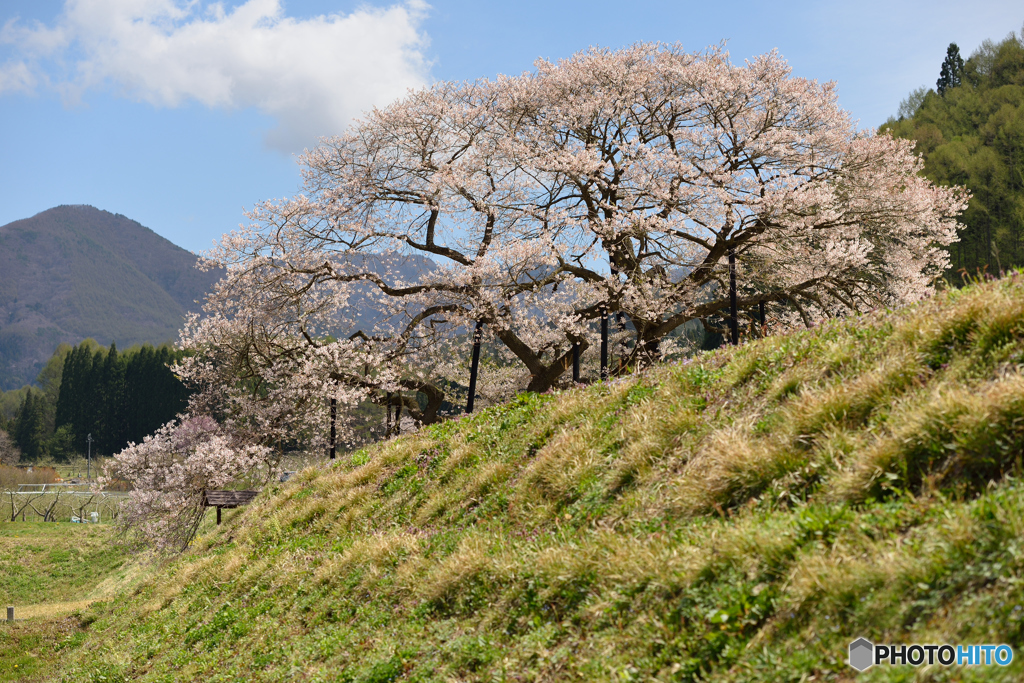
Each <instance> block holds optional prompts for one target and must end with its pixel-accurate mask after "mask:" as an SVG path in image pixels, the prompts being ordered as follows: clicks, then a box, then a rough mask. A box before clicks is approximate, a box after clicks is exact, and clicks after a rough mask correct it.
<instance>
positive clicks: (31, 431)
mask: <svg viewBox="0 0 1024 683" xmlns="http://www.w3.org/2000/svg"><path fill="white" fill-rule="evenodd" d="M43 422H44V417H43V405H42V401H41V397H37V396H36V393H35V392H33V391H32V390H31V389H29V390H28V391H27V392H26V393H25V400H24V401H23V402H22V404H21V409H20V410H19V411H18V417H17V418H16V420H15V424H14V433H13V434H11V436H12V437H13V438H14V443H15V444H16V445H17V446H18V448H20V449H21V453H22V457H23V458H25V459H26V460H29V461H31V460H36V459H38V458H39V457H40V456H41V455H42V453H43Z"/></svg>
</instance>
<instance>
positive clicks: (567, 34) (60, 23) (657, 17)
mask: <svg viewBox="0 0 1024 683" xmlns="http://www.w3.org/2000/svg"><path fill="white" fill-rule="evenodd" d="M1022 22H1024V7H1022V6H1021V4H1020V2H1019V0H1015V1H1013V2H1007V1H1002V0H975V1H974V2H973V3H971V5H970V8H969V9H968V6H967V3H964V2H962V0H961V1H959V2H945V1H931V2H899V1H898V0H891V1H889V2H880V1H875V0H867V1H864V2H853V3H850V2H845V3H835V2H820V1H819V2H784V1H779V0H777V1H776V2H774V3H765V2H763V1H762V2H701V3H697V2H688V1H684V0H678V1H676V2H632V3H624V2H606V1H604V0H593V1H591V2H558V1H557V0H547V1H534V0H517V1H516V2H507V1H505V2H486V1H482V0H478V1H476V2H470V1H468V0H434V1H433V2H430V3H429V4H426V3H423V2H422V1H421V0H414V1H413V2H407V3H404V4H402V3H399V4H388V3H384V2H381V3H366V2H349V1H347V0H248V1H247V2H239V1H235V2H231V1H225V2H220V3H212V2H207V1H205V0H191V1H190V0H3V2H0V160H2V163H0V225H2V224H5V223H7V222H9V221H12V220H17V219H19V218H26V217H28V216H31V215H33V214H35V213H38V212H39V211H43V210H45V209H47V208H50V207H52V206H56V205H58V204H92V205H93V206H96V207H99V208H101V209H106V210H108V211H111V212H115V213H121V214H124V215H126V216H128V217H130V218H133V219H135V220H138V221H139V222H141V223H142V224H143V225H146V226H148V227H150V228H152V229H153V230H155V231H156V232H158V233H159V234H161V235H163V236H165V237H167V238H168V239H170V240H171V241H173V242H175V243H176V244H179V245H181V246H183V247H185V248H187V249H190V250H193V251H200V250H204V249H207V248H209V247H210V245H211V243H212V242H213V240H215V239H217V238H218V237H219V236H220V235H221V234H222V233H224V232H225V231H227V230H231V229H233V228H234V227H235V226H237V225H238V224H239V223H240V222H243V221H245V217H244V215H243V210H244V209H246V208H249V207H252V206H253V205H254V204H255V203H257V202H259V201H261V200H264V199H272V198H277V197H285V196H288V195H291V194H293V193H294V192H296V191H297V190H298V188H299V184H300V177H299V167H298V165H297V164H296V155H297V154H298V153H299V152H301V151H302V148H303V147H304V146H310V145H313V144H315V142H316V139H317V137H318V136H320V135H327V134H332V133H339V132H342V130H343V129H344V127H345V126H346V125H347V124H348V122H349V121H350V120H351V118H352V117H353V116H356V115H358V113H359V112H360V111H365V110H366V109H367V108H369V107H371V106H374V105H384V104H387V102H388V101H390V100H392V99H393V98H395V97H398V96H400V95H401V94H402V93H403V92H405V90H406V89H407V88H409V87H418V86H421V85H424V84H429V83H430V82H433V81H437V80H467V79H476V78H480V77H489V78H491V77H494V76H495V75H497V74H499V73H506V74H516V73H520V72H522V71H525V70H528V69H530V68H531V66H532V63H533V61H534V60H535V59H537V58H538V57H544V58H547V59H551V60H557V59H560V58H563V57H568V56H569V55H571V54H572V53H573V52H576V51H578V50H581V49H584V48H586V47H587V46H589V45H601V46H606V47H612V48H617V47H621V46H625V45H629V44H631V43H634V42H638V41H663V42H680V43H682V44H683V46H684V47H685V48H686V49H689V50H698V49H701V48H704V47H706V46H708V45H711V44H715V43H719V42H721V41H723V40H726V41H728V43H727V45H728V49H729V51H730V54H731V56H732V59H733V60H734V61H736V62H741V61H742V60H743V59H745V58H748V57H751V56H753V55H757V54H761V53H763V52H767V51H769V50H771V49H773V48H776V49H778V50H779V52H780V53H781V54H782V55H783V56H784V57H786V58H787V59H788V61H789V63H790V65H791V66H792V68H793V71H794V74H796V75H798V76H804V77H808V78H815V79H818V80H822V81H826V80H834V81H836V82H837V83H838V85H839V97H840V101H841V103H842V105H843V106H844V107H845V108H846V109H848V110H849V111H850V112H852V114H853V116H854V118H857V119H859V120H860V124H861V126H862V127H874V126H877V125H879V124H880V123H882V122H884V121H885V119H886V118H887V117H888V116H890V115H892V114H894V113H895V111H896V108H897V107H898V106H899V103H900V101H901V100H902V99H903V98H904V97H906V95H907V93H908V92H910V91H911V90H912V89H914V88H917V87H919V86H921V85H928V86H934V84H935V79H936V78H937V77H938V72H939V66H940V64H941V62H942V59H943V57H944V56H945V51H946V46H947V45H948V44H949V43H950V42H956V43H957V44H958V45H959V46H960V49H961V53H962V54H963V55H964V56H965V57H966V56H967V55H969V54H970V53H971V52H972V51H973V50H974V49H975V48H977V47H978V46H979V45H980V43H981V42H982V41H983V40H984V39H986V38H988V39H993V40H999V39H1001V38H1003V37H1004V36H1006V35H1007V34H1008V33H1009V32H1010V31H1018V32H1019V31H1020V30H1021V26H1022Z"/></svg>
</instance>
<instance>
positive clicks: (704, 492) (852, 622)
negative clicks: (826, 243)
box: [55, 275, 1024, 683]
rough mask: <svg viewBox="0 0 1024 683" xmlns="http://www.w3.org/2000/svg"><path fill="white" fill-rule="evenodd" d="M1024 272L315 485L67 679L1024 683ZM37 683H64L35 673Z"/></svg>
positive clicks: (140, 603)
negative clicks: (894, 657)
mask: <svg viewBox="0 0 1024 683" xmlns="http://www.w3.org/2000/svg"><path fill="white" fill-rule="evenodd" d="M1021 363H1024V276H1020V275H1015V276H1013V277H1008V278H1006V279H1004V280H1002V281H999V282H996V283H989V284H985V285H981V286H976V287H970V288H967V289H965V290H962V291H956V292H950V293H947V294H943V295H940V296H937V297H935V298H934V299H931V300H929V301H926V302H922V303H921V304H919V305H917V306H915V307H912V308H910V309H907V310H905V311H900V312H877V313H875V314H872V315H867V316H864V317H857V318H850V319H846V320H843V321H837V322H833V323H830V324H827V325H824V326H822V327H819V328H817V329H814V330H810V331H806V332H801V333H798V334H793V335H789V336H784V337H774V338H769V339H765V340H761V341H756V342H753V343H749V344H746V345H744V346H741V347H739V348H736V349H733V348H728V349H722V350H719V351H716V352H714V353H710V354H706V355H703V356H700V357H698V358H696V359H693V360H691V361H689V362H686V363H682V364H678V365H669V366H665V367H661V368H657V369H655V370H652V371H650V372H647V373H645V374H644V375H642V376H637V377H632V378H628V379H623V380H618V381H613V382H609V383H605V384H601V385H597V386H593V387H590V388H587V389H580V390H572V391H568V392H564V393H554V394H550V395H543V396H540V395H526V396H522V397H521V398H520V399H518V400H517V401H515V402H514V403H512V404H509V405H506V406H502V407H498V408H494V409H489V410H487V411H484V412H482V413H480V414H477V415H474V416H473V417H472V418H469V419H463V420H459V421H453V422H449V423H446V424H443V425H439V426H436V427H433V428H430V429H425V430H423V431H422V432H420V433H419V434H415V435H411V436H407V437H403V438H401V439H396V440H393V441H390V442H387V443H384V444H381V445H378V446H376V447H374V448H372V449H369V450H366V451H363V452H359V453H357V454H356V455H355V456H353V458H352V459H351V461H350V462H344V463H341V464H339V465H337V466H336V467H333V468H331V467H326V466H325V467H323V468H319V469H309V470H306V471H304V472H302V473H301V475H300V476H299V477H298V478H297V479H296V480H293V481H292V482H289V483H288V484H286V485H282V486H280V487H275V488H274V489H273V490H270V491H267V492H266V493H265V494H264V495H263V496H261V497H260V498H259V499H258V500H257V502H256V503H254V504H253V505H252V506H250V507H249V508H248V509H246V510H244V511H240V512H239V513H237V514H235V515H233V516H232V517H231V518H229V519H228V520H227V521H226V523H225V524H224V526H222V527H220V529H219V530H214V529H212V528H211V529H208V530H207V531H205V532H204V535H203V536H202V538H201V539H200V540H199V542H198V543H197V544H196V546H195V547H194V548H192V549H191V550H190V551H189V552H187V553H186V554H185V555H183V556H182V557H180V558H177V559H175V560H173V561H171V562H169V563H168V564H167V565H166V566H164V567H163V568H162V569H160V570H159V571H158V572H157V573H156V574H154V576H153V577H152V578H151V579H150V580H148V581H145V582H143V583H141V584H140V585H139V587H138V588H137V589H136V590H134V592H133V593H132V594H131V595H130V596H125V597H124V598H123V599H118V600H116V601H110V602H109V603H107V604H103V605H99V606H94V607H93V611H92V612H90V613H89V614H87V615H86V617H84V621H85V622H89V621H92V620H93V619H95V621H93V622H92V623H91V625H89V626H88V627H87V632H86V634H87V635H86V636H84V637H83V639H81V641H80V642H79V641H76V642H75V643H74V646H73V647H69V648H67V649H66V650H65V651H64V652H63V654H62V658H61V666H60V672H61V674H60V675H61V676H63V677H64V678H65V679H66V680H122V679H141V680H150V681H172V680H210V681H229V680H231V681H234V680H265V681H277V680H308V681H317V680H321V681H326V680H341V681H360V682H371V681H372V682H378V683H379V682H383V681H399V680H400V681H431V680H451V681H455V680H459V681H501V680H507V681H520V680H545V681H550V680H587V681H591V680H608V681H643V680H675V681H694V680H714V681H797V680H851V679H853V678H854V674H855V671H854V670H853V669H851V668H849V667H848V666H847V665H846V663H845V658H846V651H847V646H848V644H849V643H850V641H852V640H853V639H855V638H857V637H860V636H865V637H867V638H869V639H871V640H873V641H875V642H881V643H885V642H893V643H899V642H905V643H912V642H920V643H943V642H951V643H1008V644H1010V645H1012V646H1013V647H1014V648H1015V652H1017V656H1016V658H1015V661H1014V662H1013V664H1012V666H1010V667H1009V668H1005V669H1004V668H998V667H991V668H984V667H978V668H963V669H958V668H953V669H948V670H947V669H942V668H941V667H937V666H936V667H933V668H931V669H928V670H924V669H913V668H911V667H893V668H880V667H875V668H873V669H870V670H869V671H868V672H866V673H865V674H864V675H862V676H861V677H859V679H863V680H869V681H879V680H893V681H896V680H900V681H902V680H911V679H914V678H915V676H918V677H920V678H921V679H923V680H975V681H982V680H985V681H992V680H1006V681H1010V680H1020V679H1021V678H1022V676H1024V666H1022V664H1021V657H1022V656H1024V655H1022V654H1021V653H1020V652H1019V651H1017V648H1019V647H1020V646H1021V645H1022V644H1024V482H1022V481H1021V476H1022V474H1024V466H1022V454H1024V376H1022V375H1021V373H1020V367H1021ZM55 676H56V674H55Z"/></svg>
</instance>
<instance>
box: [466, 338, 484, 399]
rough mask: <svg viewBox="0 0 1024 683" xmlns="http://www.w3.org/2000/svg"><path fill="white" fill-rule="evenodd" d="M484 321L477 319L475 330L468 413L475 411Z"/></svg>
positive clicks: (470, 369) (470, 367) (470, 368)
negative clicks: (474, 402)
mask: <svg viewBox="0 0 1024 683" xmlns="http://www.w3.org/2000/svg"><path fill="white" fill-rule="evenodd" d="M483 327H484V323H483V321H482V320H477V321H476V329H475V330H473V363H472V364H471V365H470V366H469V398H468V399H466V414H467V415H469V414H470V413H472V412H473V399H474V398H476V375H477V373H478V372H479V371H480V338H481V337H482V336H483Z"/></svg>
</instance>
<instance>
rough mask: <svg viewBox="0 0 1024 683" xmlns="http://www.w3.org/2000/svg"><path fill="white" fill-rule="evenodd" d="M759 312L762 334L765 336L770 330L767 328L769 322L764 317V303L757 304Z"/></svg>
mask: <svg viewBox="0 0 1024 683" xmlns="http://www.w3.org/2000/svg"><path fill="white" fill-rule="evenodd" d="M757 312H758V313H760V314H761V334H765V333H766V332H767V331H768V328H767V327H765V326H766V325H767V324H768V320H767V319H766V318H765V317H764V302H763V301H759V302H757Z"/></svg>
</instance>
